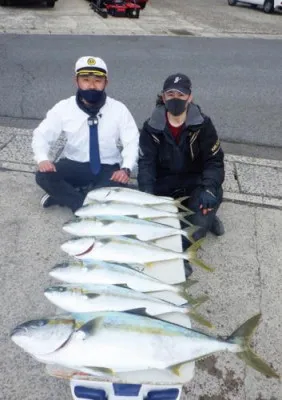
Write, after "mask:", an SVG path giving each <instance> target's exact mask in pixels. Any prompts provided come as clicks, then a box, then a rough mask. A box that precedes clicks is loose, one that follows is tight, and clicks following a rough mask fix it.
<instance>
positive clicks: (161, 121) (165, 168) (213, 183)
mask: <svg viewBox="0 0 282 400" xmlns="http://www.w3.org/2000/svg"><path fill="white" fill-rule="evenodd" d="M175 175H182V176H184V177H187V178H188V179H191V182H193V180H195V181H197V182H199V178H200V182H201V185H202V186H203V187H205V188H211V189H214V190H215V191H217V189H218V188H219V187H220V186H221V185H222V183H223V181H224V154H223V151H222V149H221V146H220V142H219V139H218V136H217V132H216V129H215V127H214V125H213V123H212V121H211V119H210V118H209V117H207V116H205V115H204V114H203V113H202V112H201V110H200V108H199V107H198V106H197V105H195V104H193V103H191V104H190V106H189V109H188V113H187V118H186V121H185V124H184V125H183V131H182V132H181V136H180V140H179V143H178V144H177V143H176V141H175V140H174V138H173V136H172V134H171V133H170V131H169V128H168V125H167V119H166V109H165V106H164V105H158V106H157V107H156V108H155V110H154V112H153V114H152V116H151V118H149V119H148V120H147V121H146V122H145V123H144V126H143V128H142V130H141V134H140V142H139V161H138V185H139V190H141V191H144V192H147V193H154V191H155V183H156V181H157V179H158V178H162V177H165V176H166V177H167V176H171V177H172V179H173V176H175Z"/></svg>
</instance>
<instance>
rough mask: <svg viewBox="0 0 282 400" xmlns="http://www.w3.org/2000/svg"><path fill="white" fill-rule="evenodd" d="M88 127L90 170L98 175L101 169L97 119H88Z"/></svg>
mask: <svg viewBox="0 0 282 400" xmlns="http://www.w3.org/2000/svg"><path fill="white" fill-rule="evenodd" d="M88 125H89V134H90V142H89V156H90V168H91V171H92V172H93V174H94V175H97V174H99V172H100V169H101V160H100V152H99V142H98V119H97V117H94V118H91V117H90V118H88Z"/></svg>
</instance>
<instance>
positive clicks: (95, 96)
mask: <svg viewBox="0 0 282 400" xmlns="http://www.w3.org/2000/svg"><path fill="white" fill-rule="evenodd" d="M78 94H79V95H80V96H81V97H82V98H83V99H84V100H85V101H87V103H90V104H95V103H98V102H99V101H100V100H101V99H102V97H103V95H104V90H96V89H87V90H84V89H80V88H79V89H78Z"/></svg>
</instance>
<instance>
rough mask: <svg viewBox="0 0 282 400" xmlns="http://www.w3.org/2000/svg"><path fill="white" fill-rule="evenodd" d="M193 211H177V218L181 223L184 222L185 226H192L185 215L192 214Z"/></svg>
mask: <svg viewBox="0 0 282 400" xmlns="http://www.w3.org/2000/svg"><path fill="white" fill-rule="evenodd" d="M193 214H194V213H193V212H192V211H188V212H179V213H178V214H177V218H178V219H179V221H181V222H182V223H183V224H185V225H186V226H193V224H192V222H190V221H189V220H188V219H187V217H190V216H191V215H193Z"/></svg>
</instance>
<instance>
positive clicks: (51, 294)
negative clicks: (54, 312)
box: [44, 284, 82, 303]
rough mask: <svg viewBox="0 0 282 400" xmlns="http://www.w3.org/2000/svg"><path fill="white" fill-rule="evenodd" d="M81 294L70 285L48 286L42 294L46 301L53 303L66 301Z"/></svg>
mask: <svg viewBox="0 0 282 400" xmlns="http://www.w3.org/2000/svg"><path fill="white" fill-rule="evenodd" d="M81 293H82V289H81V288H79V287H76V286H75V285H72V284H63V285H56V286H49V287H48V288H47V289H45V290H44V294H45V296H46V297H47V299H48V300H50V301H54V302H55V303H56V299H66V300H68V299H71V298H73V297H75V296H76V295H77V294H81Z"/></svg>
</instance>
